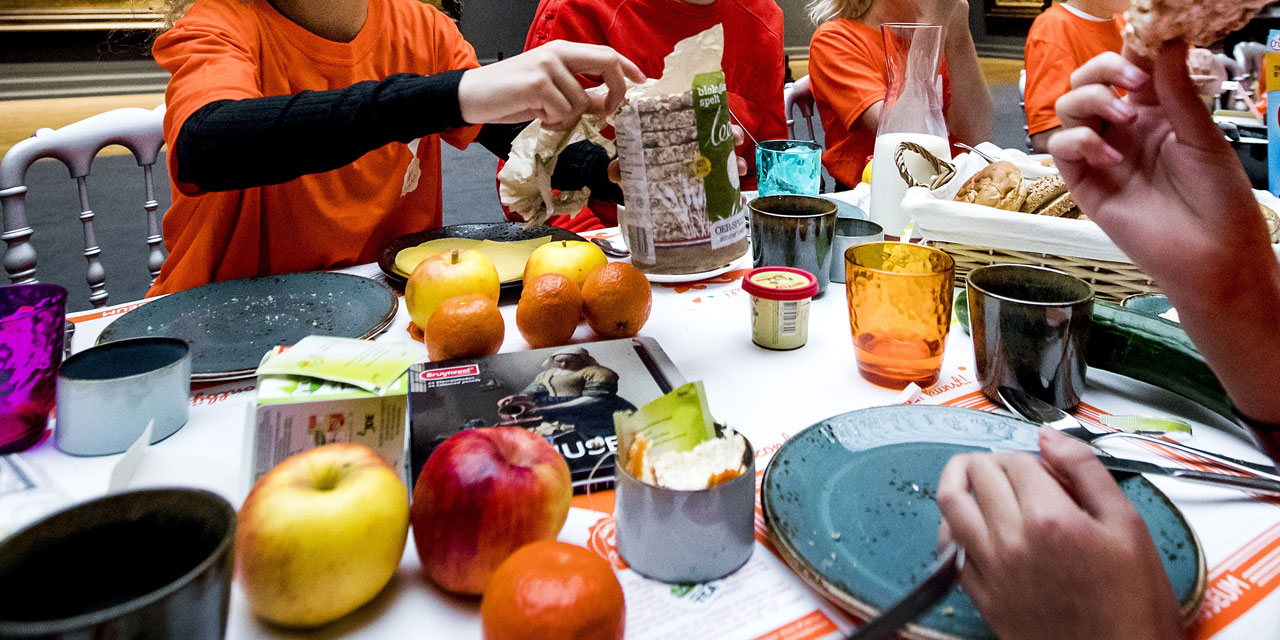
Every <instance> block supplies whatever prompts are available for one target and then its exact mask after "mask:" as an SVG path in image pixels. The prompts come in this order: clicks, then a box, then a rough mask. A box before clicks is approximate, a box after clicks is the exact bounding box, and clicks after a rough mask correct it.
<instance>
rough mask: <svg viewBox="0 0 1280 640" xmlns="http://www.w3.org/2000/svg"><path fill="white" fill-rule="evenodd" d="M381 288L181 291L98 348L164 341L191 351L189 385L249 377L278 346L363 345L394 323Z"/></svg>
mask: <svg viewBox="0 0 1280 640" xmlns="http://www.w3.org/2000/svg"><path fill="white" fill-rule="evenodd" d="M398 304H399V303H398V301H397V299H396V293H395V292H394V291H392V290H391V288H390V287H388V286H387V285H385V284H382V283H381V282H377V281H375V280H370V279H368V278H361V277H360V276H353V275H350V274H346V273H328V272H320V273H292V274H288V275H279V276H266V277H263V278H247V279H244V280H227V281H224V282H215V283H213V284H208V285H205V286H203V287H197V288H195V289H188V290H186V291H179V292H178V293H174V294H171V295H168V296H165V297H163V298H160V299H159V300H155V301H152V302H148V303H147V304H144V305H142V306H141V307H138V308H137V309H134V310H133V311H130V312H128V313H126V314H124V315H122V316H120V317H119V318H117V319H116V320H115V322H112V323H111V324H109V325H107V328H106V329H103V330H102V334H101V335H99V336H98V343H99V344H102V343H106V342H112V341H115V340H123V339H125V338H141V337H147V336H164V337H168V338H178V339H180V340H185V341H186V342H187V344H189V345H191V379H192V380H196V381H213V380H235V379H238V378H249V377H253V373H254V371H255V370H256V369H257V368H258V363H259V362H261V361H262V356H263V355H264V354H266V352H267V351H268V350H270V349H271V348H272V347H275V346H277V345H292V344H294V343H296V342H298V341H299V340H301V339H303V338H305V337H307V336H309V335H313V334H315V335H324V336H339V337H343V338H368V337H371V336H373V335H375V334H377V333H378V332H380V331H382V330H383V329H385V328H387V325H389V324H391V320H392V318H394V317H395V315H396V308H397V305H398Z"/></svg>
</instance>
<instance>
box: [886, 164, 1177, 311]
mask: <svg viewBox="0 0 1280 640" xmlns="http://www.w3.org/2000/svg"><path fill="white" fill-rule="evenodd" d="M908 153H914V154H918V155H919V156H921V157H922V158H924V160H925V161H926V162H928V163H929V164H930V165H931V166H932V168H933V170H934V172H935V174H936V175H935V176H934V177H933V179H932V180H930V183H929V184H928V185H925V184H922V183H921V182H920V181H917V180H916V179H915V178H914V177H913V176H912V175H911V173H910V172H909V171H908V170H907V167H906V164H905V156H906V154H908ZM894 164H895V165H896V166H897V169H898V171H899V173H900V174H901V175H902V177H903V179H904V180H905V181H906V182H907V184H908V185H909V186H911V187H916V188H913V189H912V190H911V192H912V196H911V197H908V198H907V199H905V200H904V201H903V208H904V209H906V210H907V211H908V213H909V214H911V215H912V217H913V218H915V219H916V221H917V227H918V229H919V230H920V231H921V232H922V234H923V236H924V238H925V244H927V245H929V246H931V247H935V248H937V249H941V250H942V251H945V252H947V253H948V254H950V255H951V257H952V258H953V259H955V261H956V277H957V279H958V280H961V281H962V280H963V278H964V277H965V276H967V275H968V274H969V272H970V271H972V270H974V269H976V268H978V267H985V266H988V265H994V264H1025V265H1035V266H1040V267H1049V268H1051V269H1057V270H1059V271H1063V272H1066V273H1069V274H1071V275H1073V276H1076V277H1078V278H1080V279H1082V280H1084V281H1085V282H1088V283H1089V284H1090V285H1092V286H1093V288H1094V291H1095V292H1096V293H1097V296H1098V297H1099V298H1101V299H1104V300H1110V301H1113V302H1119V301H1121V300H1123V299H1124V298H1126V297H1128V296H1131V295H1135V294H1140V293H1158V292H1159V290H1160V289H1159V287H1157V286H1156V285H1155V283H1154V282H1152V281H1151V279H1150V278H1148V277H1147V276H1146V275H1145V274H1143V273H1142V272H1141V271H1139V270H1138V268H1137V267H1136V266H1134V265H1133V264H1132V263H1130V262H1128V261H1127V260H1126V259H1125V258H1124V255H1123V254H1121V253H1120V252H1119V249H1117V248H1116V247H1115V245H1114V244H1112V243H1111V241H1110V239H1108V238H1107V237H1106V236H1105V235H1102V234H1101V231H1100V230H1098V231H1097V233H1096V234H1095V233H1093V230H1096V229H1097V225H1095V224H1094V223H1092V222H1088V221H1081V220H1056V219H1055V220H1052V221H1051V222H1049V221H1046V220H1044V219H1042V218H1040V217H1039V216H1034V215H1031V214H1026V213H1017V212H1006V211H1000V212H998V213H995V214H994V215H996V216H998V217H999V220H998V221H993V220H992V219H991V218H990V216H991V215H992V214H993V212H994V211H995V210H993V209H990V208H987V207H979V206H978V205H973V204H967V203H962V202H953V201H950V200H942V199H934V200H933V201H932V202H930V201H929V200H927V199H930V198H933V196H932V195H930V194H929V193H928V192H927V191H926V189H925V188H920V187H926V188H927V189H929V190H937V189H941V188H943V187H944V186H945V185H947V183H949V182H951V181H952V180H958V181H961V182H962V181H963V180H962V179H961V178H965V179H967V177H968V176H960V175H958V174H957V168H956V166H955V165H954V164H952V163H950V162H947V161H946V160H941V159H939V158H937V157H936V156H934V155H933V154H932V153H930V152H929V151H928V150H927V149H925V148H923V147H921V146H919V145H915V144H912V143H903V144H902V145H900V146H899V147H898V149H897V151H896V152H895V154H894ZM939 212H941V215H943V216H945V217H946V218H953V219H954V220H965V219H971V220H972V221H973V222H974V224H975V225H981V224H983V222H986V223H987V224H993V222H994V223H995V224H998V226H999V227H1001V228H1002V229H1012V230H1014V233H1013V234H1012V237H1010V234H1001V236H1002V237H1001V238H994V239H995V240H996V241H997V242H998V243H999V245H1000V247H1002V248H1000V247H996V246H987V245H986V244H974V243H972V241H973V239H974V237H973V235H972V234H966V233H963V232H961V233H959V234H953V233H951V232H949V230H948V229H947V224H946V222H953V220H945V221H944V223H943V224H941V225H939V224H935V223H937V222H938V221H939V218H938V214H939ZM930 213H933V214H934V215H933V216H930V215H929V214H930ZM1045 225H1050V226H1055V225H1056V226H1057V227H1058V229H1046V228H1045ZM1064 225H1065V226H1064ZM1064 229H1066V230H1070V231H1074V232H1075V233H1063V232H1062V231H1063V230H1064ZM1081 234H1083V236H1082V238H1081V239H1080V240H1078V241H1076V242H1075V243H1074V245H1075V246H1072V245H1073V243H1067V244H1066V245H1060V246H1059V247H1058V249H1059V250H1058V251H1056V252H1052V253H1046V252H1039V251H1035V250H1033V249H1032V247H1034V246H1035V245H1037V244H1039V243H1037V242H1035V239H1036V238H1041V237H1045V236H1046V235H1049V236H1056V237H1074V236H1077V235H1081ZM961 238H963V239H967V240H969V242H965V241H962V240H961ZM1023 239H1025V240H1023ZM1089 249H1093V250H1089ZM1107 258H1112V259H1107Z"/></svg>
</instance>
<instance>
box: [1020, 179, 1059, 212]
mask: <svg viewBox="0 0 1280 640" xmlns="http://www.w3.org/2000/svg"><path fill="white" fill-rule="evenodd" d="M1066 192H1067V183H1066V182H1063V180H1062V176H1060V175H1056V174H1055V175H1051V176H1046V177H1044V178H1041V179H1039V180H1036V181H1035V182H1032V183H1031V184H1030V186H1028V187H1027V200H1026V202H1023V203H1022V207H1021V209H1019V210H1020V211H1022V212H1023V213H1036V212H1037V211H1039V210H1040V208H1041V207H1043V206H1044V205H1046V204H1049V203H1050V202H1052V201H1054V200H1055V199H1057V198H1058V197H1059V196H1061V195H1062V194H1064V193H1066Z"/></svg>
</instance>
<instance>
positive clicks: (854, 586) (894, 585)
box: [761, 406, 1205, 638]
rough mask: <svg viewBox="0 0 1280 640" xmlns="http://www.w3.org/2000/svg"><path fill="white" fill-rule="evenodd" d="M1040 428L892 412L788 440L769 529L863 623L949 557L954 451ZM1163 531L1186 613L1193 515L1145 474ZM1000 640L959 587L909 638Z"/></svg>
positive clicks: (1198, 555) (967, 416)
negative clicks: (945, 508)
mask: <svg viewBox="0 0 1280 640" xmlns="http://www.w3.org/2000/svg"><path fill="white" fill-rule="evenodd" d="M1036 447H1037V444H1036V427H1035V426H1033V425H1031V424H1029V423H1026V422H1022V421H1021V420H1015V419H1013V418H1006V417H1003V416H998V415H994V414H990V413H986V412H982V411H973V410H970V409H959V408H955V407H928V406H906V407H880V408H875V409H865V410H862V411H853V412H850V413H845V414H841V415H838V416H835V417H834V418H830V419H828V420H825V421H823V422H820V423H818V424H815V425H813V426H811V427H809V428H808V429H805V430H804V431H802V432H800V433H799V434H798V435H796V436H795V437H793V438H791V439H790V440H788V441H787V442H786V444H784V445H782V448H781V449H779V450H778V452H777V453H776V454H774V456H773V460H772V461H771V462H770V463H769V466H768V468H767V469H766V470H765V474H764V485H763V489H762V495H761V500H762V503H763V506H764V516H765V522H766V523H767V524H768V526H769V529H770V531H771V532H772V533H773V537H774V540H775V541H776V542H777V543H778V544H777V546H778V550H779V551H780V552H781V555H782V557H783V559H784V560H785V561H786V562H787V564H788V565H789V566H790V567H791V568H792V570H794V571H795V572H796V573H797V574H799V575H800V577H801V578H803V579H804V580H805V581H806V582H808V583H809V585H810V586H812V587H814V588H816V589H818V590H819V591H821V592H823V593H824V594H825V595H827V596H828V597H830V598H831V599H832V600H833V601H834V602H835V603H836V604H838V605H840V606H841V607H842V608H844V609H845V610H847V611H848V612H850V613H852V614H853V615H855V616H857V617H859V618H863V619H866V618H869V617H871V616H873V615H875V613H877V612H879V611H881V610H883V609H884V608H886V607H887V606H889V605H892V604H893V603H895V602H897V601H898V600H899V599H901V598H902V597H903V596H905V595H906V594H907V592H908V591H909V590H910V589H911V588H912V587H913V586H915V585H916V584H917V583H919V582H920V581H921V580H923V579H924V578H925V577H926V575H927V573H928V571H927V568H928V567H929V565H930V564H931V563H932V562H933V561H934V560H935V559H936V558H937V552H936V547H937V539H938V525H939V524H941V522H942V515H941V514H940V513H939V512H938V507H937V504H936V503H935V501H934V500H935V497H936V495H935V492H936V490H937V486H938V477H939V475H941V473H942V468H943V467H944V466H946V464H947V461H948V460H950V459H951V456H953V455H956V454H960V453H968V452H972V451H993V450H994V451H1010V450H1012V451H1028V450H1035V449H1036ZM1120 486H1121V488H1123V489H1124V492H1125V495H1126V496H1128V498H1129V500H1131V501H1132V502H1133V504H1134V506H1136V507H1137V509H1138V513H1139V514H1141V516H1142V518H1143V519H1144V520H1146V522H1147V528H1148V529H1149V530H1150V531H1151V532H1152V533H1153V534H1154V539H1155V541H1156V547H1157V548H1158V549H1159V551H1160V557H1161V560H1162V561H1163V562H1164V567H1165V571H1166V572H1168V574H1169V579H1170V581H1171V582H1172V583H1173V590H1174V593H1175V594H1176V595H1177V596H1178V600H1179V601H1180V602H1181V603H1182V612H1183V615H1184V618H1189V617H1190V616H1192V615H1194V613H1195V612H1196V611H1197V610H1198V609H1199V606H1200V600H1201V598H1202V597H1203V595H1204V587H1205V562H1204V554H1203V552H1202V550H1201V548H1200V543H1199V541H1198V540H1197V539H1196V537H1195V534H1194V533H1193V532H1192V531H1191V528H1190V527H1189V526H1188V525H1187V522H1186V520H1184V519H1183V517H1182V514H1181V513H1179V512H1178V510H1177V509H1176V508H1175V507H1174V506H1173V504H1172V503H1170V502H1169V500H1168V498H1166V497H1165V496H1164V494H1163V493H1161V492H1160V491H1159V490H1158V489H1156V488H1155V486H1153V485H1152V484H1151V483H1150V482H1148V481H1147V480H1146V479H1144V478H1142V477H1141V476H1126V477H1123V478H1121V479H1120ZM902 635H903V636H904V637H908V638H994V637H995V636H994V635H993V634H992V633H991V630H990V629H988V628H987V625H986V623H985V622H984V621H983V620H982V616H980V615H979V614H978V611H977V609H975V608H974V606H973V603H972V602H970V600H969V598H968V596H966V595H964V594H963V593H962V592H960V591H959V590H958V589H957V590H954V591H952V592H951V593H950V594H949V595H948V596H947V597H946V598H945V599H943V600H942V602H940V603H939V604H938V605H937V606H935V607H934V608H933V609H932V610H930V611H929V612H928V613H926V614H925V615H923V616H921V617H920V618H919V619H918V620H917V621H916V624H914V625H908V627H907V628H906V629H905V630H904V631H903V632H902Z"/></svg>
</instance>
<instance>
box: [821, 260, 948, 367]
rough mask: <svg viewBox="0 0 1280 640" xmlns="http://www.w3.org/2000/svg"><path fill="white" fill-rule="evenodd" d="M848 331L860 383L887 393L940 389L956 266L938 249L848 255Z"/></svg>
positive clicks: (846, 282) (846, 281) (846, 265)
mask: <svg viewBox="0 0 1280 640" xmlns="http://www.w3.org/2000/svg"><path fill="white" fill-rule="evenodd" d="M844 264H845V294H846V295H847V296H848V302H849V327H850V329H852V331H853V347H854V350H855V352H856V355H857V359H858V372H859V373H861V374H862V377H863V379H865V380H866V381H867V382H870V383H872V384H875V385H879V386H882V387H888V388H890V389H903V388H905V387H906V386H907V385H908V384H910V383H912V382H914V383H916V384H918V385H920V386H921V387H928V386H930V385H932V384H933V383H935V382H937V381H938V373H939V372H940V371H941V370H942V351H943V348H944V347H945V345H946V342H947V332H948V331H950V330H951V302H952V298H953V288H954V287H955V280H956V262H955V260H952V259H951V256H949V255H947V254H946V253H944V252H942V251H938V250H937V249H930V248H929V247H924V246H920V245H916V244H908V243H905V242H869V243H867V244H860V245H857V246H854V247H850V248H849V249H848V250H847V251H845V253H844Z"/></svg>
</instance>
